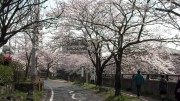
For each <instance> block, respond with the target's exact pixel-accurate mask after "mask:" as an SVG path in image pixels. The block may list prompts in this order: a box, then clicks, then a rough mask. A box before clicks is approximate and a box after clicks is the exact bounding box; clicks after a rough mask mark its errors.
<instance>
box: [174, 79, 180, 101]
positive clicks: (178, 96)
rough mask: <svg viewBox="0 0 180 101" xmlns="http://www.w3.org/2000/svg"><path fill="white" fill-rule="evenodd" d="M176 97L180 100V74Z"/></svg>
mask: <svg viewBox="0 0 180 101" xmlns="http://www.w3.org/2000/svg"><path fill="white" fill-rule="evenodd" d="M175 98H176V99H177V101H180V76H178V82H177V84H176V88H175Z"/></svg>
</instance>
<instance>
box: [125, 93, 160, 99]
mask: <svg viewBox="0 0 180 101" xmlns="http://www.w3.org/2000/svg"><path fill="white" fill-rule="evenodd" d="M122 93H124V94H127V95H129V96H132V97H136V95H135V94H133V93H131V92H127V91H122ZM140 99H142V100H143V101H159V100H157V99H152V98H150V97H144V96H141V97H140Z"/></svg>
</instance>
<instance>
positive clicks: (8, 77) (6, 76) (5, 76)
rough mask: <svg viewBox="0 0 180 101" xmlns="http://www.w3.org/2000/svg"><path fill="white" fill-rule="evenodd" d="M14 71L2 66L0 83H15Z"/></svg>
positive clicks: (0, 68) (0, 66)
mask: <svg viewBox="0 0 180 101" xmlns="http://www.w3.org/2000/svg"><path fill="white" fill-rule="evenodd" d="M13 76H14V73H13V69H12V68H11V67H9V66H4V65H0V83H1V84H5V83H10V82H12V81H13Z"/></svg>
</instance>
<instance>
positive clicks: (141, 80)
mask: <svg viewBox="0 0 180 101" xmlns="http://www.w3.org/2000/svg"><path fill="white" fill-rule="evenodd" d="M135 82H136V89H137V97H138V98H139V97H140V91H141V86H142V84H143V83H144V78H143V76H142V75H141V72H140V70H138V71H137V75H136V76H135Z"/></svg>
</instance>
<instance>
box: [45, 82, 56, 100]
mask: <svg viewBox="0 0 180 101" xmlns="http://www.w3.org/2000/svg"><path fill="white" fill-rule="evenodd" d="M45 85H46V86H47V87H49V88H50V89H51V98H50V99H49V101H53V98H54V91H53V89H52V87H50V86H49V85H47V84H45Z"/></svg>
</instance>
